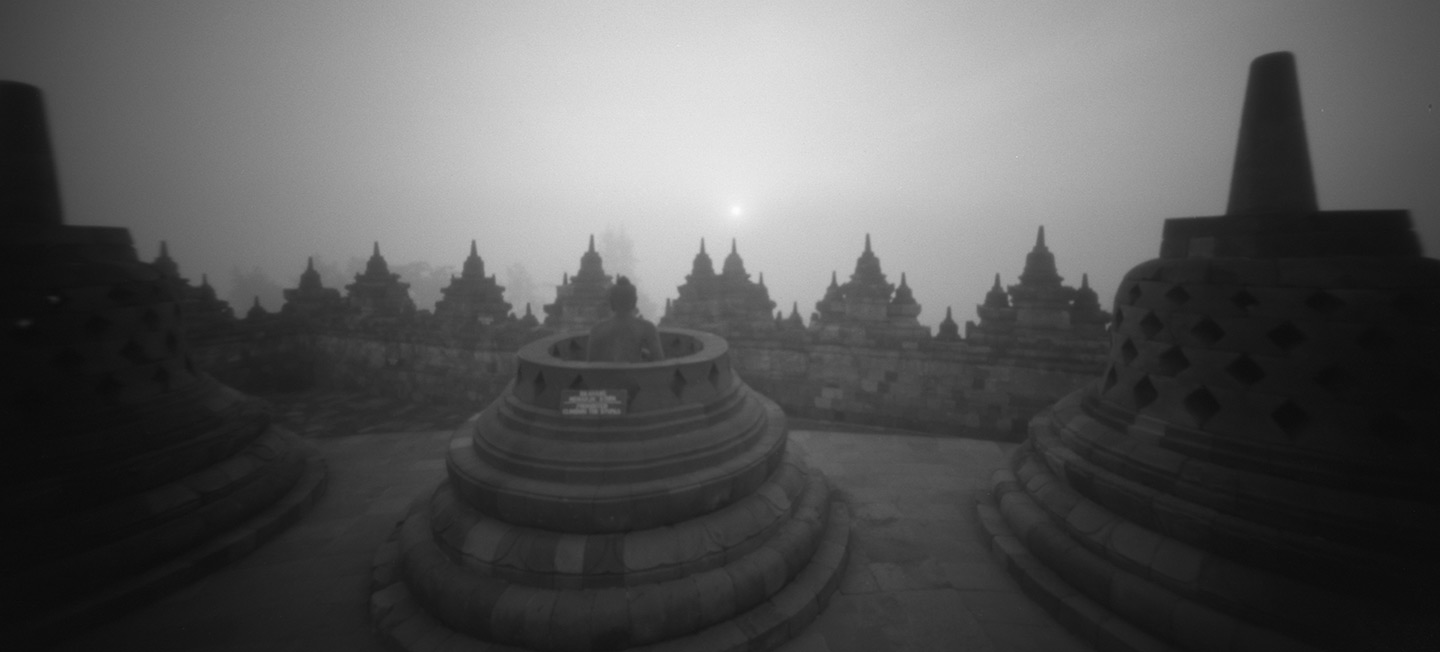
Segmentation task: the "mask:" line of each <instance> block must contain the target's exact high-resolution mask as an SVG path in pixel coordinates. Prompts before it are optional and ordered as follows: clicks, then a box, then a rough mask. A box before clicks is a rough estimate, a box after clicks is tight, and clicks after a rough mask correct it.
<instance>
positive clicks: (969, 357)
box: [192, 320, 1106, 440]
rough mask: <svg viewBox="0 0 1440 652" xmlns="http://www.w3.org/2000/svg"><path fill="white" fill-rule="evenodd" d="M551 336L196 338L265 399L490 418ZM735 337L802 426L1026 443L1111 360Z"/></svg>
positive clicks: (1044, 345)
mask: <svg viewBox="0 0 1440 652" xmlns="http://www.w3.org/2000/svg"><path fill="white" fill-rule="evenodd" d="M545 333H548V331H547V330H544V329H539V330H536V331H533V332H531V333H528V334H521V333H510V334H506V335H503V336H499V337H497V336H494V335H493V334H489V333H487V332H485V331H480V332H474V333H470V334H456V333H447V332H444V331H440V330H437V329H426V328H414V327H411V328H404V327H400V326H395V325H392V326H390V327H380V326H374V325H370V326H363V325H361V326H357V325H353V324H352V325H349V326H340V325H332V326H329V327H324V328H308V329H307V328H300V327H299V326H297V325H296V324H294V323H289V324H287V323H285V322H282V321H280V320H275V321H274V322H272V323H262V324H253V323H243V322H242V323H240V324H236V325H235V327H234V328H231V329H227V330H223V331H215V332H212V333H208V334H204V336H202V337H197V338H195V343H194V344H193V345H192V357H194V359H195V362H196V364H197V365H199V366H200V368H202V369H205V370H207V371H209V372H210V373H211V374H212V375H214V376H216V377H217V378H219V379H220V380H222V381H224V382H226V383H229V384H232V385H234V386H236V387H238V388H241V389H243V390H246V391H251V392H259V393H265V392H273V391H294V390H298V389H304V388H310V387H322V388H336V389H345V390H350V391H361V392H367V393H372V394H379V395H385V396H395V397H400V398H404V399H407V400H411V401H416V402H440V403H451V404H468V405H471V406H474V407H475V409H476V410H479V409H480V408H482V407H483V406H484V405H485V404H486V403H488V402H489V401H491V400H492V399H493V398H494V397H496V396H498V395H499V394H500V392H501V391H502V390H503V389H504V388H505V386H506V385H507V384H508V383H509V382H510V380H511V378H513V377H514V374H515V369H516V367H515V356H514V352H515V350H516V349H517V348H518V347H519V346H520V344H522V343H523V342H524V341H526V340H528V339H532V338H533V337H535V336H538V335H543V334H545ZM728 339H729V341H730V344H731V348H732V351H733V353H734V360H735V364H736V369H737V371H738V372H739V373H740V375H741V377H742V378H744V379H745V382H746V383H748V384H749V385H750V386H751V387H753V388H755V389H756V390H757V391H759V392H760V393H762V394H764V395H766V396H768V397H770V398H771V399H772V400H774V401H775V402H776V403H779V404H780V406H781V407H783V408H784V409H785V412H786V413H787V414H789V415H790V416H792V417H796V418H804V419H814V420H822V421H834V422H839V423H848V424H855V425H866V426H880V427H889V428H903V429H908V430H917V431H924V432H934V433H938V434H954V435H963V436H968V437H986V438H1001V439H1012V438H1013V439H1016V440H1018V439H1019V438H1021V436H1022V435H1023V428H1024V424H1025V423H1026V422H1028V421H1029V419H1030V417H1032V416H1033V415H1035V414H1036V413H1038V412H1039V411H1040V410H1042V409H1043V408H1045V407H1046V406H1048V405H1050V404H1051V403H1054V402H1055V400H1056V399H1058V398H1059V397H1061V396H1063V395H1065V394H1067V393H1069V392H1071V391H1073V390H1075V389H1077V388H1079V387H1080V386H1081V385H1083V384H1084V383H1086V382H1089V381H1091V380H1093V379H1094V378H1097V377H1099V376H1100V375H1101V373H1102V372H1103V371H1104V359H1105V353H1106V344H1105V342H1104V341H1100V340H1096V341H1091V340H1070V341H1060V342H1055V341H1049V340H1044V341H1019V340H1016V341H1013V342H998V343H997V342H993V341H991V342H986V343H984V344H975V343H971V342H968V341H959V342H941V341H935V340H921V341H913V340H912V341H889V340H883V339H882V340H861V341H853V342H851V341H840V340H836V339H833V338H827V337H823V336H817V334H814V333H807V332H803V331H780V332H771V333H769V334H759V333H751V334H739V335H731V336H730V337H729V338H728Z"/></svg>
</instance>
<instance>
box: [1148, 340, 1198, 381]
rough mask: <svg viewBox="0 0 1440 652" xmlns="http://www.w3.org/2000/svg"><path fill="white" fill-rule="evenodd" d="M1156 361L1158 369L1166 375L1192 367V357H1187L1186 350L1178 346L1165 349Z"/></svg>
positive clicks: (1172, 374)
mask: <svg viewBox="0 0 1440 652" xmlns="http://www.w3.org/2000/svg"><path fill="white" fill-rule="evenodd" d="M1156 363H1157V364H1156V366H1155V369H1156V371H1157V372H1158V373H1160V374H1161V375H1164V376H1174V375H1175V374H1178V373H1180V372H1182V371H1185V370H1186V369H1189V368H1190V359H1189V358H1187V357H1185V352H1184V351H1182V350H1180V347H1178V346H1172V347H1170V348H1168V349H1165V352H1164V353H1161V354H1160V357H1159V358H1157V359H1156Z"/></svg>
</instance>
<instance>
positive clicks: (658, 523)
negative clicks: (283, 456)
mask: <svg viewBox="0 0 1440 652" xmlns="http://www.w3.org/2000/svg"><path fill="white" fill-rule="evenodd" d="M661 337H662V340H663V343H664V346H665V350H666V352H667V353H670V354H671V355H672V356H674V357H671V358H669V359H666V360H662V361H658V362H647V363H638V364H629V365H617V364H613V363H592V362H585V361H580V360H577V359H576V358H579V357H582V356H583V352H584V350H585V348H586V346H585V345H586V339H585V338H586V336H584V335H578V334H574V333H571V334H565V335H557V336H552V337H549V338H545V339H542V340H539V341H536V342H533V343H531V344H529V345H527V346H525V347H523V348H522V349H521V350H520V352H519V353H518V354H517V369H516V374H515V379H514V382H512V384H511V385H510V387H509V389H508V390H507V391H506V393H505V395H504V396H502V397H501V398H499V399H497V400H496V401H495V402H493V403H492V404H491V405H490V406H489V407H488V408H486V410H485V411H483V412H482V413H480V414H479V415H477V416H476V417H475V418H473V419H472V420H471V421H470V422H468V423H467V424H465V425H464V426H462V427H461V428H460V429H459V430H457V431H456V434H455V437H454V438H453V439H452V443H451V446H450V451H449V454H448V456H447V477H446V479H444V480H443V481H441V482H440V483H439V485H438V486H437V487H436V489H435V490H434V491H433V492H431V493H430V494H428V495H427V496H425V497H423V498H422V499H420V500H418V501H417V502H416V503H415V504H414V506H413V507H412V509H411V511H410V513H409V514H408V515H407V517H406V520H405V521H404V523H403V524H402V525H401V526H400V527H399V528H397V531H396V533H395V535H394V536H393V537H392V540H391V541H390V542H389V543H387V544H386V546H385V547H382V549H381V550H380V552H379V553H378V554H377V557H376V575H375V592H374V594H373V595H372V601H371V611H372V616H373V617H374V619H375V621H376V623H377V624H378V625H379V628H380V630H381V632H382V634H383V635H384V636H386V637H387V638H389V639H390V640H391V641H392V642H395V643H397V644H398V645H400V646H401V647H402V648H404V649H425V645H427V644H428V643H427V641H437V640H441V639H444V638H450V639H452V640H459V641H484V642H485V643H486V644H490V645H494V646H497V648H496V649H508V648H506V647H505V646H518V647H520V648H526V649H544V650H589V649H621V648H630V647H643V646H650V645H657V646H660V648H663V649H768V648H770V647H773V646H774V645H777V644H779V643H780V642H782V641H784V640H786V639H788V638H790V637H791V636H793V635H794V634H796V633H798V631H799V630H800V628H802V627H803V626H804V625H805V624H806V623H808V622H809V621H810V620H812V619H813V618H814V616H815V615H816V614H817V613H818V611H819V609H821V608H823V606H824V603H825V601H826V600H827V599H828V596H829V595H830V593H831V592H833V590H834V588H835V586H836V583H837V582H838V578H839V576H840V574H841V571H842V569H843V567H844V562H845V559H846V556H847V554H848V549H849V548H848V533H849V517H848V513H847V512H846V510H845V508H844V505H843V504H841V503H832V502H831V500H830V490H829V487H828V486H827V484H826V482H825V480H824V478H823V476H821V475H820V474H819V473H817V472H815V471H812V470H809V469H807V468H806V467H805V465H804V463H803V462H802V461H801V460H799V459H796V458H795V457H794V456H793V455H792V454H790V453H787V452H786V448H785V441H786V428H785V415H784V413H783V412H781V411H780V409H779V407H778V406H776V405H775V404H774V403H773V402H772V401H769V400H768V399H765V398H764V397H762V396H760V395H759V394H757V393H755V392H753V391H752V390H750V389H749V388H748V387H747V386H746V385H745V384H744V383H743V382H742V381H741V380H740V379H739V377H738V376H736V375H735V374H734V372H733V370H732V369H731V367H730V353H729V347H728V344H727V343H726V342H725V340H724V339H722V338H720V337H718V336H715V335H711V334H708V333H702V332H699V331H688V330H681V329H665V330H662V331H661ZM601 389H604V390H617V391H623V392H624V397H625V403H624V409H623V413H622V414H616V415H605V416H575V415H566V414H564V413H563V412H562V401H563V391H564V390H601Z"/></svg>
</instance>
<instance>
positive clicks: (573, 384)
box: [569, 375, 590, 391]
mask: <svg viewBox="0 0 1440 652" xmlns="http://www.w3.org/2000/svg"><path fill="white" fill-rule="evenodd" d="M569 389H573V390H575V391H580V390H582V389H590V385H589V383H586V382H585V376H583V375H578V376H575V380H572V381H570V387H569Z"/></svg>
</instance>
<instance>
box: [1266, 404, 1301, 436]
mask: <svg viewBox="0 0 1440 652" xmlns="http://www.w3.org/2000/svg"><path fill="white" fill-rule="evenodd" d="M1270 419H1271V420H1272V421H1274V422H1275V425H1277V426H1280V429H1281V430H1283V431H1285V436H1287V437H1289V438H1290V439H1291V441H1294V440H1295V439H1296V438H1297V437H1299V436H1300V435H1301V434H1302V433H1303V432H1304V430H1305V428H1306V427H1307V426H1309V425H1310V415H1308V414H1306V413H1305V410H1303V409H1301V408H1300V406H1298V405H1296V404H1295V402H1294V401H1291V400H1288V399H1287V400H1286V401H1285V402H1284V403H1281V404H1280V407H1278V408H1275V411H1274V412H1271V413H1270Z"/></svg>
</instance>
